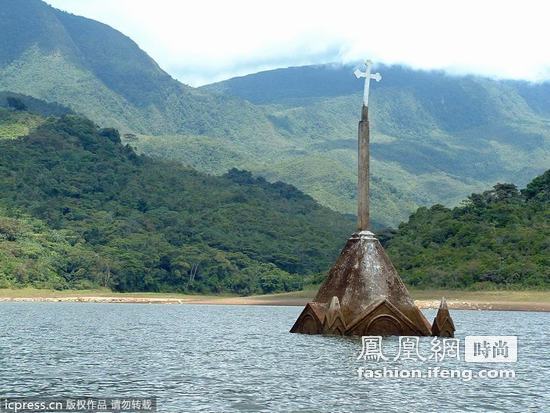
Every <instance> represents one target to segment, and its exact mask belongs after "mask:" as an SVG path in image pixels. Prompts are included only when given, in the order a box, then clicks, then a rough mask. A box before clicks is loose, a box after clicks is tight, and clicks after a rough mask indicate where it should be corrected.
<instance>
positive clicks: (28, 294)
mask: <svg viewBox="0 0 550 413" xmlns="http://www.w3.org/2000/svg"><path fill="white" fill-rule="evenodd" d="M315 291H316V290H307V291H296V292H290V293H281V294H270V295H255V296H248V297H237V296H214V295H185V294H163V293H114V292H111V291H101V290H99V291H96V290H92V291H52V290H36V289H21V290H0V302H78V303H121V304H124V303H133V304H204V305H266V306H303V305H305V303H307V302H308V301H311V300H312V298H313V296H314V295H315ZM412 295H413V297H414V298H415V302H416V304H417V305H418V307H419V308H421V309H429V308H437V307H438V306H439V302H440V299H441V297H446V299H447V303H448V305H449V308H451V309H457V310H461V309H462V310H494V311H545V312H546V311H550V291H454V290H449V291H442V290H418V291H414V290H413V291H412Z"/></svg>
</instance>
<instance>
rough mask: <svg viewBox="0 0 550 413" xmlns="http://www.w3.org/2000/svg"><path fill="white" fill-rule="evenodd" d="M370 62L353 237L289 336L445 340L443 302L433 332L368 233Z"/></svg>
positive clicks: (447, 324)
mask: <svg viewBox="0 0 550 413" xmlns="http://www.w3.org/2000/svg"><path fill="white" fill-rule="evenodd" d="M371 66H372V62H370V61H367V62H366V70H365V72H361V71H360V70H356V71H355V75H356V76H357V77H358V78H359V77H364V78H365V89H364V94H363V108H362V111H361V121H360V122H359V132H358V135H359V142H358V143H359V145H358V178H357V201H358V202H357V204H358V206H357V232H355V233H354V234H353V235H352V236H351V237H350V238H349V239H348V241H347V243H346V245H345V247H344V249H343V250H342V252H341V253H340V256H339V257H338V259H337V261H336V263H335V264H334V266H333V267H332V268H331V270H330V272H329V274H328V277H327V279H326V280H325V282H324V283H323V284H322V285H321V287H320V288H319V291H318V292H317V295H316V296H315V298H314V300H313V301H312V302H310V303H308V304H306V306H305V308H304V310H303V311H302V313H301V314H300V316H299V317H298V319H297V320H296V322H295V323H294V326H293V327H292V329H291V330H290V332H291V333H305V334H339V335H357V336H389V335H415V336H429V335H432V334H434V335H445V336H446V337H449V336H452V335H453V334H454V324H453V323H452V319H451V316H450V315H449V312H448V310H447V306H446V304H445V303H443V302H442V305H441V308H440V310H439V312H438V315H437V317H436V319H435V320H434V328H433V329H432V326H430V323H429V322H428V320H427V319H426V317H424V315H423V314H422V312H421V311H420V310H419V309H418V307H417V306H416V305H415V303H414V300H413V299H412V297H411V296H410V294H409V292H408V291H407V288H406V287H405V284H403V281H401V278H400V277H399V274H398V273H397V271H396V269H395V267H394V266H393V264H392V263H391V261H390V259H389V257H388V255H387V254H386V251H384V248H383V247H382V245H381V244H380V242H379V241H378V239H376V237H375V236H374V234H373V233H372V232H370V230H369V229H370V227H369V220H370V216H369V215H370V208H369V163H370V159H369V158H370V154H369V140H370V128H369V109H368V99H369V85H370V79H374V80H376V81H377V82H378V81H380V80H381V78H382V77H381V76H380V74H379V73H375V74H371Z"/></svg>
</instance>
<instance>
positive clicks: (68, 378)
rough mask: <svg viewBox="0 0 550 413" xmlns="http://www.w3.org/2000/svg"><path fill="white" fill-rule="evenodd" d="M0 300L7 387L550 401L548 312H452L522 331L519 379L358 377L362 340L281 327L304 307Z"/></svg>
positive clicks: (180, 406)
mask: <svg viewBox="0 0 550 413" xmlns="http://www.w3.org/2000/svg"><path fill="white" fill-rule="evenodd" d="M0 305H1V308H2V313H3V317H2V319H1V320H0V326H1V329H2V330H1V331H2V332H3V333H2V335H0V357H1V361H2V374H1V375H0V389H2V396H30V395H42V396H59V395H84V394H87V395H94V396H104V397H108V396H121V395H128V396H130V395H135V396H138V395H156V396H158V398H159V411H162V412H170V413H174V412H189V411H243V412H248V411H250V412H262V411H283V412H287V411H300V412H340V411H341V412H352V411H354V412H355V411H369V412H376V411H380V412H432V411H434V412H435V411H452V412H492V411H495V412H497V411H498V412H518V411H536V412H543V411H545V409H546V411H550V410H549V409H548V407H547V406H549V403H550V400H549V398H548V394H549V393H550V389H549V385H548V373H549V371H550V366H549V364H550V356H549V355H548V350H547V348H548V345H549V343H548V337H547V336H546V335H545V334H546V333H545V331H546V330H548V315H547V314H545V313H522V312H485V311H454V312H453V317H454V319H455V323H456V325H457V327H458V330H457V336H458V337H464V335H466V334H470V335H518V336H519V356H518V357H519V360H518V363H516V364H515V365H513V368H514V369H515V371H516V378H515V379H494V380H481V379H473V380H471V381H462V380H457V379H447V380H445V379H377V380H370V381H367V380H359V379H358V378H357V375H356V368H357V367H358V366H359V365H361V364H359V363H358V362H357V361H356V357H357V355H358V353H359V350H360V341H359V340H358V339H353V338H338V337H321V336H303V335H296V334H289V333H288V330H289V328H290V327H291V326H292V324H293V322H294V320H295V319H296V317H297V315H298V314H299V312H300V311H301V308H299V307H258V306H254V307H247V306H207V305H203V306H193V305H181V306H178V305H173V306H172V305H171V306H168V305H132V304H93V303H86V304H82V303H2V304H0ZM426 314H427V316H428V318H429V319H431V318H433V316H434V312H433V311H427V312H426ZM429 340H430V339H429V338H423V339H422V343H421V345H422V346H425V348H427V349H429V345H430V343H429ZM397 343H398V341H397V339H395V338H389V339H386V340H385V341H384V349H388V352H389V353H390V354H393V352H392V351H394V350H396V348H397ZM403 363H404V362H403V361H401V362H399V361H395V362H392V361H389V362H388V363H387V364H386V366H387V367H403V366H404V364H403ZM426 365H427V364H426ZM426 365H420V367H423V366H426ZM381 366H382V364H379V365H376V366H375V367H381ZM429 366H433V364H430V365H429ZM442 366H443V365H442ZM498 366H501V368H509V367H510V365H498ZM409 367H410V366H409ZM413 367H419V365H418V364H416V365H414V366H413ZM444 367H446V368H459V367H460V368H474V369H478V368H481V367H480V366H478V365H472V364H469V363H465V362H463V361H462V362H456V363H450V364H445V365H444ZM482 367H486V368H495V366H490V365H488V366H482Z"/></svg>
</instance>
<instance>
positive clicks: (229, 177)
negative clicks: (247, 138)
mask: <svg viewBox="0 0 550 413" xmlns="http://www.w3.org/2000/svg"><path fill="white" fill-rule="evenodd" d="M29 119H31V120H32V121H33V124H32V125H31V124H30V123H29ZM4 124H9V125H10V127H11V128H12V129H13V130H15V131H16V133H15V134H14V135H13V136H11V137H10V136H5V138H4V139H0V193H1V194H2V196H1V197H0V262H1V265H0V286H2V287H6V286H11V287H18V286H25V285H32V286H35V287H50V288H89V287H98V286H105V287H110V288H113V289H116V290H120V291H136V290H139V291H197V292H223V291H228V292H236V293H240V294H248V293H254V292H258V293H259V292H273V291H285V290H292V289H298V288H300V287H301V286H302V285H303V283H304V281H305V280H306V279H307V278H305V277H304V276H305V275H308V274H316V273H320V272H323V271H325V270H326V269H327V268H328V267H329V266H330V265H331V264H332V261H333V260H334V258H335V257H336V256H337V254H338V252H339V249H340V248H341V243H342V240H345V239H346V237H347V236H348V235H349V234H350V233H351V231H352V229H353V226H354V220H353V218H352V217H349V216H348V217H346V216H343V215H341V214H339V213H337V212H334V211H332V210H330V209H328V208H326V207H322V206H320V205H319V204H318V203H317V202H315V201H314V200H313V199H312V198H311V197H310V196H308V195H305V194H303V193H302V192H300V191H298V190H297V189H296V188H295V187H293V186H290V185H287V184H284V183H281V182H277V183H269V182H267V181H266V180H265V179H263V178H255V177H253V176H252V175H251V174H250V173H249V172H246V171H240V170H236V169H233V170H230V171H229V172H228V173H226V174H224V175H223V176H209V175H206V174H204V173H200V172H197V171H195V170H192V169H189V168H187V167H184V166H183V165H181V164H177V163H173V162H167V161H162V160H154V159H150V158H148V157H146V156H139V155H137V154H136V153H135V152H134V151H133V150H132V149H131V148H130V147H129V146H126V145H123V144H122V143H121V142H120V136H119V133H118V132H117V131H116V130H115V129H98V127H97V126H96V125H95V124H94V123H93V122H91V121H89V120H87V119H85V118H82V117H80V116H77V115H72V114H69V115H64V116H62V117H60V118H59V117H49V118H44V117H42V116H40V115H38V114H36V113H35V114H32V113H29V112H26V111H24V110H13V109H1V108H0V130H2V128H3V125H4ZM18 124H20V125H22V126H21V127H17V126H16V125H18ZM21 128H28V130H29V133H28V136H24V137H20V136H19V135H20V133H19V131H20V130H21ZM4 129H6V130H7V128H4ZM6 133H8V132H6ZM8 138H9V139H8Z"/></svg>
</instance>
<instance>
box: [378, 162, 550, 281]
mask: <svg viewBox="0 0 550 413" xmlns="http://www.w3.org/2000/svg"><path fill="white" fill-rule="evenodd" d="M386 235H387V234H386ZM385 244H386V246H387V248H388V253H389V254H390V256H391V257H392V259H393V262H394V264H395V266H396V267H397V268H398V269H399V270H400V271H401V275H402V277H403V279H404V280H405V282H407V283H408V284H409V285H412V286H417V287H427V288H434V287H451V288H465V287H466V288H473V287H475V288H495V287H500V288H518V287H545V288H548V287H550V170H547V171H546V172H545V173H544V174H543V175H541V176H539V177H537V178H535V179H534V180H533V181H532V182H530V183H529V184H528V185H527V187H526V188H525V189H522V190H521V191H518V189H517V188H516V186H515V185H511V184H498V185H495V186H494V187H493V189H491V190H488V191H485V192H483V193H481V194H472V195H471V196H470V197H468V199H467V200H466V201H464V202H463V203H462V204H461V206H459V207H456V208H453V209H449V208H445V207H444V206H442V205H434V206H433V207H431V208H425V207H423V208H420V209H418V210H417V211H416V212H415V213H414V214H413V215H411V217H410V219H409V221H408V222H407V223H403V224H401V225H400V226H399V229H398V231H397V232H396V233H394V234H393V236H391V235H390V237H389V240H386V242H385Z"/></svg>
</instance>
